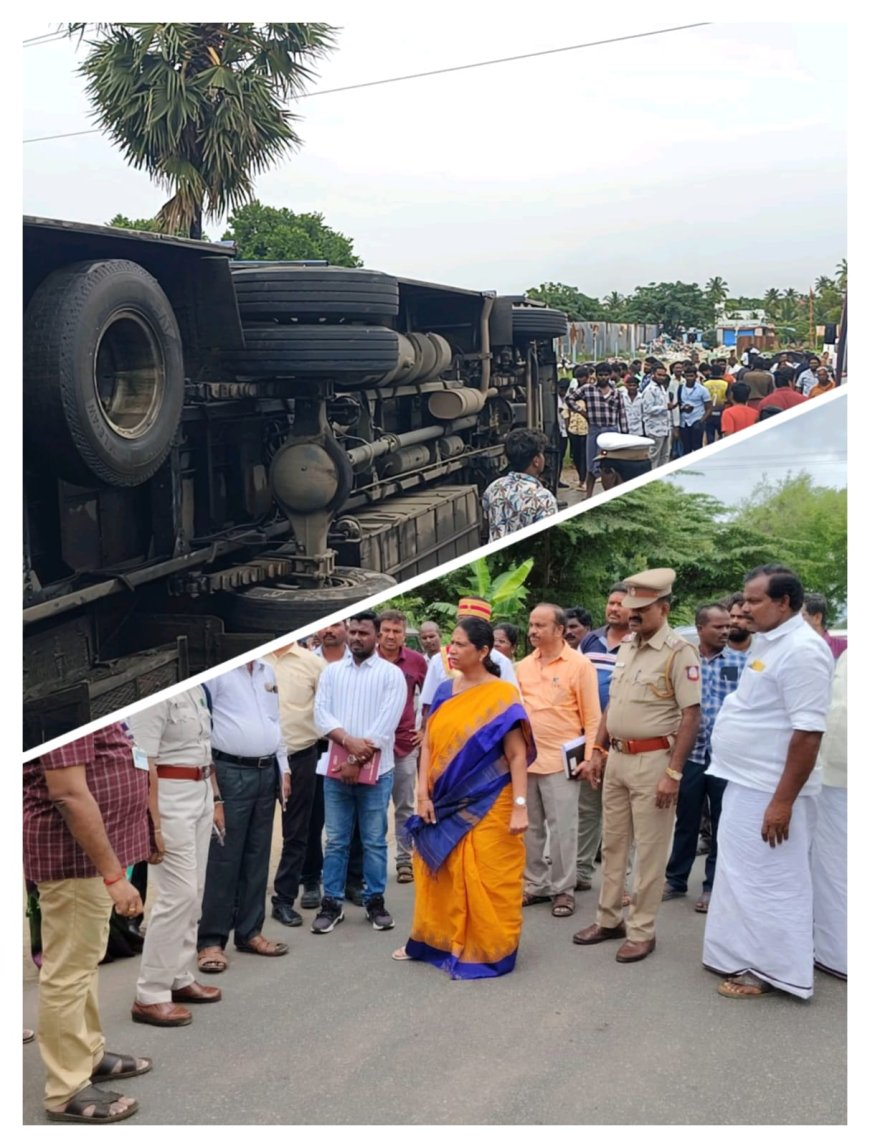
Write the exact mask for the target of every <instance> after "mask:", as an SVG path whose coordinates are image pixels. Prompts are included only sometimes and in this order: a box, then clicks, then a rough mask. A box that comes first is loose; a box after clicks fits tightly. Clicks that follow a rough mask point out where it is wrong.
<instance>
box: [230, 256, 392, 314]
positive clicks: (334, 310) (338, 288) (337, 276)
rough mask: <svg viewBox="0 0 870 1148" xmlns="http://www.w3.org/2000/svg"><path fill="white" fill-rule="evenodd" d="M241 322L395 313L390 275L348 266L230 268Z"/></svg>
mask: <svg viewBox="0 0 870 1148" xmlns="http://www.w3.org/2000/svg"><path fill="white" fill-rule="evenodd" d="M233 285H234V287H235V289H236V296H237V298H238V301H239V311H240V312H241V315H242V318H243V319H306V320H309V321H310V320H312V319H320V318H325V319H336V318H348V319H371V318H374V317H378V316H394V315H398V313H399V284H398V281H397V280H396V279H394V278H393V276H392V275H384V274H383V272H381V271H364V270H357V269H354V268H349V267H294V266H292V265H287V264H280V263H279V264H274V265H272V266H268V265H267V266H263V267H237V268H234V269H233Z"/></svg>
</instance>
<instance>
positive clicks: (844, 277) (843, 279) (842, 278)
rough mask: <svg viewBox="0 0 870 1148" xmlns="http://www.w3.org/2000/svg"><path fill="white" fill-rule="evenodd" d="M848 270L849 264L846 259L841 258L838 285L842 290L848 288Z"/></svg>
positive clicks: (838, 268) (838, 265)
mask: <svg viewBox="0 0 870 1148" xmlns="http://www.w3.org/2000/svg"><path fill="white" fill-rule="evenodd" d="M847 272H848V264H847V263H846V260H845V259H841V260H840V262H839V263H838V264H837V286H838V287H839V288H840V290H841V291H845V290H846V284H847V281H848V274H847Z"/></svg>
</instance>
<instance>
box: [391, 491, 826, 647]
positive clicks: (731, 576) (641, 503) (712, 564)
mask: <svg viewBox="0 0 870 1148" xmlns="http://www.w3.org/2000/svg"><path fill="white" fill-rule="evenodd" d="M846 538H847V524H846V491H845V490H837V489H833V488H830V487H825V486H819V485H816V484H815V483H814V482H813V480H812V478H811V477H810V476H809V475H808V474H806V473H805V472H802V473H800V474H798V475H797V476H796V477H792V476H789V477H788V478H786V479H784V480H782V481H780V482H777V483H773V482H770V481H769V480H767V479H763V480H762V481H761V482H760V483H759V484H758V485H757V486H756V488H755V490H754V491H753V493H752V495H751V496H750V497H749V498H748V499H746V500H745V501H744V502H742V503H741V504H739V505H738V506H737V507H736V508H733V509H732V508H729V507H727V506H726V505H725V504H724V503H722V502H720V501H719V500H718V499H716V498H712V497H711V496H710V495H707V494H694V493H689V492H687V491H686V490H684V489H682V488H681V487H680V486H678V485H677V484H676V483H674V482H672V481H668V480H665V481H659V482H653V483H650V484H649V485H648V486H644V487H642V488H641V489H640V490H634V491H629V492H627V493H626V494H624V495H622V496H621V497H620V498H618V499H614V500H613V501H611V502H607V503H604V505H602V506H599V507H596V508H595V509H594V510H591V511H589V512H587V513H585V514H581V515H578V516H577V517H576V518H574V519H571V520H569V521H568V522H563V523H561V524H560V525H558V526H553V527H551V528H550V529H549V530H544V531H543V532H541V533H540V534H537V535H536V536H534V537H533V538H529V539H526V540H524V541H522V542H517V543H515V544H514V545H513V546H508V547H505V548H504V549H503V550H500V551H498V552H496V553H494V554H490V555H488V556H487V557H486V558H482V559H479V560H478V561H477V562H475V563H473V564H470V565H468V566H465V567H462V568H460V569H459V570H457V571H454V572H453V573H450V574H446V575H443V576H442V577H440V578H435V579H433V580H432V581H431V582H428V583H427V584H426V585H425V586H420V587H418V588H417V589H416V590H414V591H413V593H412V594H410V595H405V596H403V597H400V598H396V599H394V600H393V602H391V603H390V605H392V606H395V607H396V608H399V609H403V610H404V611H405V612H406V613H407V614H408V615H409V617H410V619H411V622H412V624H415V625H419V623H420V622H422V621H424V620H425V619H427V618H433V619H434V620H435V621H437V622H439V624H440V625H441V626H442V628H443V629H446V630H447V632H449V630H450V628H451V626H452V625H453V623H454V620H455V617H456V603H457V602H458V601H459V599H460V597H462V596H463V595H465V594H474V595H478V596H480V597H482V598H484V599H486V600H487V601H489V602H491V604H492V605H493V607H494V609H493V618H500V619H502V620H504V621H510V622H513V623H514V624H515V625H518V626H519V627H520V629H521V631H523V632H524V630H525V627H526V625H527V622H528V612H529V607H530V605H534V604H535V603H536V602H543V601H546V602H554V603H556V604H557V605H560V606H576V605H581V606H584V607H585V608H586V609H587V610H589V611H590V612H591V613H592V615H593V617H594V618H595V621H596V625H601V624H603V622H604V606H605V603H606V601H607V595H608V591H609V588H610V586H611V585H612V584H613V583H614V582H618V581H620V580H621V579H623V578H625V577H627V576H628V575H630V574H633V573H636V572H637V571H638V570H647V569H653V568H655V567H660V566H670V567H672V568H673V569H674V570H675V571H676V573H677V578H676V582H675V584H674V594H673V604H672V609H671V622H672V624H673V625H676V626H680V625H691V624H692V623H693V621H694V612H695V609H696V607H697V606H699V605H701V604H703V603H705V602H714V601H718V600H719V599H721V598H724V597H725V596H727V595H728V594H731V593H733V591H735V590H739V589H741V588H742V586H743V577H744V575H745V574H746V573H747V572H748V571H749V570H751V569H753V568H754V567H755V566H760V565H762V564H764V563H766V562H785V563H786V564H787V565H791V566H793V567H794V569H795V570H796V571H797V573H798V574H799V576H800V578H801V580H802V581H803V583H804V587H805V589H806V590H812V591H815V592H817V593H821V594H824V595H825V597H826V598H827V599H828V603H829V607H830V613H829V626H831V627H837V626H842V625H844V624H845V614H846ZM500 587H501V589H500ZM505 590H507V593H505V592H504V591H505Z"/></svg>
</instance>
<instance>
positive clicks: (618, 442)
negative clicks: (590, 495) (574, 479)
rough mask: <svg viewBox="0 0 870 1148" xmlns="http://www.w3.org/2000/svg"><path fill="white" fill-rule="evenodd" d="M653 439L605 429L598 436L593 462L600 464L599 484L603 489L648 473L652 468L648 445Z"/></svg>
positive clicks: (653, 444)
mask: <svg viewBox="0 0 870 1148" xmlns="http://www.w3.org/2000/svg"><path fill="white" fill-rule="evenodd" d="M651 446H655V440H654V439H651V438H647V437H646V436H645V435H640V434H619V433H618V432H617V431H606V432H605V433H604V434H600V435H599V436H598V454H597V455H596V456H595V462H597V463H599V464H600V465H601V485H602V486H603V487H604V489H605V490H610V489H611V488H612V487H614V486H619V484H620V483H622V482H628V480H629V479H631V478H637V476H638V475H639V474H648V473H649V471H651V470H652V462H651V461H650V454H649V451H650V447H651Z"/></svg>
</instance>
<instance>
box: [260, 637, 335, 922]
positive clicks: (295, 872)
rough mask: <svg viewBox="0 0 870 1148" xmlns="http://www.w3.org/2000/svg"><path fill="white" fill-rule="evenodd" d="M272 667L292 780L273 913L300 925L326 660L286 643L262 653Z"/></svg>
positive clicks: (283, 824) (282, 920) (282, 822)
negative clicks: (298, 904)
mask: <svg viewBox="0 0 870 1148" xmlns="http://www.w3.org/2000/svg"><path fill="white" fill-rule="evenodd" d="M263 661H264V662H265V663H266V665H268V666H271V667H272V669H273V670H274V671H275V680H276V682H277V684H278V710H279V713H280V717H281V732H282V734H283V735H284V746H285V748H286V750H287V755H288V761H289V765H290V776H291V779H292V784H291V791H290V797H289V798H288V799H287V804H286V805H285V806H284V809H283V811H282V814H281V830H282V835H283V838H284V841H283V845H282V848H281V860H280V861H279V862H278V870H277V872H276V873H275V880H274V882H273V888H274V893H273V895H272V916H273V917H274V918H275V920H276V921H280V922H281V924H282V925H288V926H290V927H291V928H293V927H298V926H299V925H301V924H302V916H301V915H300V914H299V913H298V912H297V911H296V909H295V908H294V907H293V905H294V902H295V900H296V897H297V895H298V893H299V883H300V881H301V880H302V868H303V865H304V862H305V852H306V848H307V845H308V832H309V826H310V823H311V810H312V808H313V806H314V797H315V793H316V789H317V787H316V782H317V774H316V772H315V771H316V769H317V730H316V729H315V728H314V696H315V694H316V692H317V683H318V682H319V681H320V675H321V674H322V673H323V671H324V670H325V669H326V665H327V663H326V662H324V660H323V658H322V657H317V656H316V655H315V654H310V653H309V652H308V651H307V650H303V649H302V647H301V646H300V645H299V643H298V642H290V643H288V644H287V645H286V646H281V647H280V649H277V650H273V651H272V652H271V653H270V654H266V655H264V657H263Z"/></svg>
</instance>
